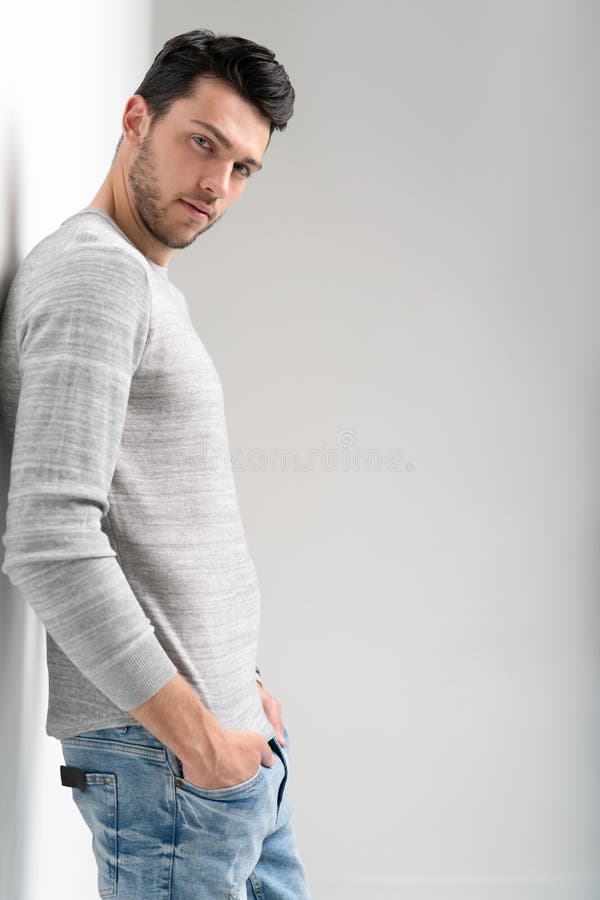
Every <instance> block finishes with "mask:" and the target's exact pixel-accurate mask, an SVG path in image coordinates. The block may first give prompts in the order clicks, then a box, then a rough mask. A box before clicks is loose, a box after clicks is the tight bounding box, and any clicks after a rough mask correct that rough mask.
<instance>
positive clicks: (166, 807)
mask: <svg viewBox="0 0 600 900" xmlns="http://www.w3.org/2000/svg"><path fill="white" fill-rule="evenodd" d="M285 739H286V746H285V747H283V748H282V747H281V746H280V745H279V743H278V742H277V741H276V739H275V738H273V739H272V740H271V741H270V745H271V748H272V749H273V752H274V754H275V763H274V765H273V766H271V767H269V766H263V765H261V766H260V768H259V770H258V772H257V773H256V774H255V775H253V776H252V778H249V779H248V781H244V782H243V783H242V784H236V785H233V786H232V787H226V788H219V789H217V790H206V789H205V788H202V787H197V786H196V785H194V784H192V783H191V782H189V781H187V780H186V779H185V778H183V777H182V768H181V762H180V761H179V759H178V758H177V757H176V756H175V754H174V753H173V752H172V751H171V750H170V749H169V748H168V747H167V746H166V745H165V744H162V743H161V742H160V741H159V740H158V739H157V738H156V737H154V735H153V734H151V733H150V732H149V731H148V730H147V729H146V728H144V727H143V725H128V726H123V727H122V728H101V729H98V730H97V731H86V732H85V733H83V734H80V735H77V736H76V737H70V738H63V739H62V740H61V745H62V751H63V757H64V760H65V763H66V766H61V783H62V784H63V785H65V786H67V787H70V789H71V791H72V795H73V800H74V801H75V803H76V804H77V807H78V808H79V812H80V813H81V815H82V817H83V819H84V821H85V823H86V825H87V826H88V828H89V829H90V831H91V833H92V850H93V852H94V855H95V858H96V863H97V866H98V894H99V896H100V897H118V898H120V900H309V888H308V882H307V878H306V873H305V871H304V867H303V865H302V862H301V861H300V858H299V856H298V852H297V850H296V846H295V839H294V832H293V827H292V822H291V813H292V810H291V807H290V804H289V801H288V797H287V790H286V782H287V778H288V770H289V743H288V742H289V737H288V734H287V731H286V732H285Z"/></svg>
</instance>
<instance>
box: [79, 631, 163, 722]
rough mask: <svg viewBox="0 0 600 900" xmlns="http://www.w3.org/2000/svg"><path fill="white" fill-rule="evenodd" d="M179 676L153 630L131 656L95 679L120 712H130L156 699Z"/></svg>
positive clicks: (105, 670) (103, 671)
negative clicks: (157, 694) (155, 695)
mask: <svg viewBox="0 0 600 900" xmlns="http://www.w3.org/2000/svg"><path fill="white" fill-rule="evenodd" d="M176 674H177V666H175V664H174V663H173V661H172V660H171V659H170V657H169V656H167V653H166V652H165V650H164V649H163V647H162V645H161V644H160V643H159V641H158V638H157V637H156V635H155V634H154V631H151V632H150V633H149V634H148V636H147V637H146V638H145V639H144V640H143V641H142V642H141V643H140V644H138V645H137V647H135V648H134V649H133V650H132V651H131V652H130V653H128V654H127V656H124V657H123V658H122V659H120V660H119V662H117V663H114V664H113V665H112V666H110V667H109V668H107V669H102V671H101V672H98V673H94V675H93V678H92V679H91V680H93V683H94V684H95V685H96V687H97V688H98V689H99V690H101V691H102V692H103V693H104V694H106V696H107V697H108V698H109V699H110V700H112V702H113V703H115V704H116V705H117V706H118V707H119V708H120V709H123V710H127V711H128V710H130V709H133V708H134V707H135V706H140V705H141V704H142V703H145V702H146V700H149V699H150V698H151V697H153V696H154V694H156V693H157V692H158V691H159V690H160V689H161V688H162V687H164V686H165V684H167V683H168V682H169V681H170V680H171V679H172V678H173V677H174V676H175V675H176Z"/></svg>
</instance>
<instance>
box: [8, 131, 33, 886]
mask: <svg viewBox="0 0 600 900" xmlns="http://www.w3.org/2000/svg"><path fill="white" fill-rule="evenodd" d="M5 154H6V155H5V165H6V169H5V171H4V172H3V173H2V181H3V182H4V184H5V185H6V191H5V207H4V210H5V218H4V222H3V238H4V241H3V243H4V247H5V248H6V251H5V257H4V260H3V266H2V271H1V272H0V315H1V312H2V309H3V307H4V302H5V300H6V296H7V294H8V291H9V288H10V285H11V282H12V280H13V278H14V276H15V274H16V272H17V269H18V266H19V264H20V262H21V260H20V259H19V249H18V233H19V229H18V225H19V196H20V191H19V174H20V172H19V165H18V161H17V153H16V139H15V137H14V134H13V135H12V139H11V135H10V133H9V136H8V140H7V141H6V144H5ZM9 474H10V454H9V451H8V447H7V445H6V439H5V437H4V435H3V434H2V433H0V533H1V534H2V535H3V534H4V533H5V531H6V509H7V495H8V486H9ZM0 561H1V562H0V565H1V564H2V562H3V561H4V545H3V544H2V545H0ZM32 612H33V611H32V610H30V609H29V607H28V606H27V605H26V603H25V602H24V600H23V598H22V597H21V596H20V595H19V594H18V592H17V591H16V589H15V588H14V587H13V586H12V585H11V583H10V582H9V580H8V578H7V577H6V575H4V574H3V573H0V710H1V714H0V715H1V718H0V759H1V760H2V761H3V765H2V766H1V767H0V798H1V805H2V809H3V810H4V811H5V814H4V815H3V816H2V818H1V820H0V896H2V897H10V898H13V900H22V898H23V897H24V896H25V885H24V884H23V873H24V872H25V865H26V863H25V860H26V848H27V840H26V837H27V835H26V829H27V821H28V817H27V806H28V803H27V794H28V790H29V787H28V779H27V771H26V764H27V738H28V733H27V732H28V722H27V720H28V707H27V693H28V682H29V680H30V679H31V668H30V667H31V662H33V664H34V665H35V666H36V667H37V668H39V660H37V659H35V658H34V657H35V656H37V653H36V654H32V652H31V639H32V627H31V626H32ZM33 630H34V631H35V630H36V629H33ZM34 643H35V644H36V646H37V641H35V640H34ZM28 651H29V652H28Z"/></svg>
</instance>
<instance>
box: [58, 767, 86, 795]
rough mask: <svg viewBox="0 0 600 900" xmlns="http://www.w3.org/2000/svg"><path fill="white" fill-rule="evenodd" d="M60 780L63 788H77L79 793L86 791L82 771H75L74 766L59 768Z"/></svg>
mask: <svg viewBox="0 0 600 900" xmlns="http://www.w3.org/2000/svg"><path fill="white" fill-rule="evenodd" d="M60 780H61V782H62V784H63V785H64V786H65V787H72V788H79V790H81V791H85V790H87V784H86V780H85V772H84V771H83V769H76V768H75V767H74V766H61V767H60Z"/></svg>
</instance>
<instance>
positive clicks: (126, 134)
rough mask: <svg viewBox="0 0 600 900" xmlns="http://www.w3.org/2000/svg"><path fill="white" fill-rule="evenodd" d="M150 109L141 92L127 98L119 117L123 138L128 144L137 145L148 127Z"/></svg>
mask: <svg viewBox="0 0 600 900" xmlns="http://www.w3.org/2000/svg"><path fill="white" fill-rule="evenodd" d="M150 119H151V116H150V111H149V109H148V104H147V103H146V100H145V99H144V97H142V96H141V94H133V95H132V96H131V97H129V99H128V100H127V103H126V104H125V109H124V111H123V118H122V119H121V127H122V129H123V139H124V140H125V141H127V142H128V143H129V144H132V145H134V146H136V147H137V146H139V144H141V142H142V141H143V139H144V137H145V136H146V134H147V133H148V129H149V128H150Z"/></svg>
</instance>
